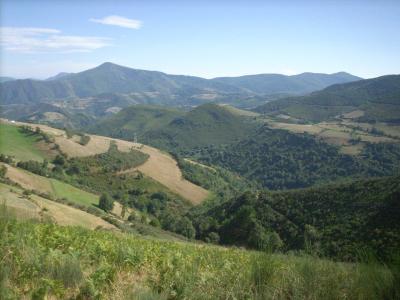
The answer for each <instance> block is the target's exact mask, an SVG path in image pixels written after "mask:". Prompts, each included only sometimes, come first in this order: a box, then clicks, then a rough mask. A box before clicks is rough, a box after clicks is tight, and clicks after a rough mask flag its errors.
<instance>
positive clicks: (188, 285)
mask: <svg viewBox="0 0 400 300" xmlns="http://www.w3.org/2000/svg"><path fill="white" fill-rule="evenodd" d="M3 216H4V214H3V215H2V216H1V217H0V230H1V231H0V234H1V235H2V236H3V237H4V238H3V239H2V240H1V241H0V257H4V258H6V259H4V260H3V262H2V266H3V267H4V268H3V272H2V274H3V276H6V278H7V279H8V280H5V281H2V282H1V289H0V293H1V296H4V298H6V296H8V297H10V296H14V297H16V298H21V297H22V298H23V297H28V298H29V297H31V296H32V295H34V294H36V295H43V296H45V295H46V296H48V297H50V298H51V297H54V298H59V299H61V298H71V297H72V298H75V297H76V296H78V295H79V296H78V298H77V299H91V298H105V299H110V298H112V299H226V298H232V299H271V298H274V299H287V298H288V295H290V298H294V299H343V298H346V299H381V298H385V299H394V298H395V297H396V295H398V294H397V293H398V286H397V288H396V283H395V281H394V279H395V278H394V277H393V276H394V274H395V273H392V271H391V270H390V269H389V268H387V267H384V266H379V265H374V264H370V265H367V264H359V265H352V264H342V263H334V262H330V261H326V260H319V259H315V258H311V257H294V256H283V255H265V254H261V253H257V252H249V251H243V250H238V249H226V248H221V247H215V246H200V245H195V244H190V243H175V242H165V241H157V240H145V239H142V238H139V237H137V236H134V235H124V234H118V235H116V234H112V233H110V232H104V231H88V230H84V229H81V228H71V227H59V226H56V225H53V224H38V223H36V224H32V223H16V222H15V221H14V220H12V219H10V218H4V217H3ZM28 237H29V238H28ZM9 253H12V255H8V254H9ZM27 253H29V255H27ZM77 253H79V255H77ZM22 287H29V288H22Z"/></svg>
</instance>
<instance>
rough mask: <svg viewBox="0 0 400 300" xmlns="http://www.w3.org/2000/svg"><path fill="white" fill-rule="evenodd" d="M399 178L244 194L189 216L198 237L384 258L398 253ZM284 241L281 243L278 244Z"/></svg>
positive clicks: (261, 246)
mask: <svg viewBox="0 0 400 300" xmlns="http://www.w3.org/2000/svg"><path fill="white" fill-rule="evenodd" d="M399 199H400V178H399V177H398V176H397V177H384V178H379V179H373V180H361V181H354V182H350V183H344V184H331V185H326V186H321V187H315V188H309V189H299V190H293V191H286V192H285V191H281V192H259V193H245V194H243V195H241V196H239V197H236V198H234V199H232V200H230V201H226V202H224V203H221V204H216V205H214V206H211V207H209V209H208V210H207V211H202V212H201V213H198V214H196V213H194V214H193V218H194V220H193V223H194V224H195V227H196V230H197V233H198V237H199V238H201V239H204V240H205V239H206V237H207V235H208V234H209V233H211V232H217V233H218V234H219V236H220V239H221V242H222V243H224V244H234V245H243V246H249V247H252V248H256V249H269V250H278V249H282V250H296V251H298V250H304V251H306V252H307V253H310V254H313V255H323V256H326V257H336V258H339V259H342V260H355V259H357V258H358V256H359V255H358V253H359V251H360V250H362V249H369V251H372V252H373V253H374V255H376V256H377V257H379V258H380V259H383V260H388V259H390V257H392V256H393V254H395V253H396V252H397V250H396V249H400V230H399V228H400V223H399V218H398V214H399V213H400V201H399ZM281 241H282V242H283V243H284V244H283V243H282V242H281Z"/></svg>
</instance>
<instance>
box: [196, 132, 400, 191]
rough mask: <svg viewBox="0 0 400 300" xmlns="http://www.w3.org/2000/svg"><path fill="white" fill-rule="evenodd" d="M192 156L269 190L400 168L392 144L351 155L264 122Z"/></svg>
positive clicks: (398, 150) (397, 152)
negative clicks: (235, 138)
mask: <svg viewBox="0 0 400 300" xmlns="http://www.w3.org/2000/svg"><path fill="white" fill-rule="evenodd" d="M193 155H195V157H196V158H197V159H198V160H199V161H200V162H203V163H205V164H208V165H217V166H221V167H224V168H226V169H228V170H231V171H234V172H236V173H238V174H241V175H242V176H244V177H246V178H248V179H251V180H256V181H258V182H260V183H261V184H262V185H263V186H264V187H266V188H268V189H272V190H279V189H293V188H301V187H307V186H311V185H314V184H320V183H324V182H325V183H326V182H330V181H338V180H340V181H342V180H345V179H347V178H350V177H352V178H357V177H358V178H362V177H370V176H385V175H392V174H397V173H398V172H399V171H400V147H399V146H398V145H396V144H383V143H382V144H367V145H366V147H365V148H364V150H363V152H362V153H361V155H360V156H351V155H345V154H341V153H340V152H339V149H338V148H336V147H334V146H331V145H328V144H327V143H325V142H322V141H319V140H317V139H315V138H314V137H313V136H311V135H308V134H294V133H290V132H288V131H285V130H277V129H270V128H268V127H267V126H263V127H261V128H259V129H258V130H257V131H255V132H254V133H253V135H252V136H250V137H248V138H247V139H243V140H241V141H239V142H237V143H233V144H230V145H225V146H222V147H204V148H202V149H200V150H199V151H197V152H193Z"/></svg>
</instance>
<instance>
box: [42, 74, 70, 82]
mask: <svg viewBox="0 0 400 300" xmlns="http://www.w3.org/2000/svg"><path fill="white" fill-rule="evenodd" d="M71 74H74V73H67V72H60V73H58V74H57V75H54V76H51V77H49V78H47V79H46V80H47V81H48V80H57V79H60V78H63V77H65V76H68V75H71Z"/></svg>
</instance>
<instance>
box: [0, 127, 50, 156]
mask: <svg viewBox="0 0 400 300" xmlns="http://www.w3.org/2000/svg"><path fill="white" fill-rule="evenodd" d="M42 144H43V142H40V141H39V140H38V137H37V136H35V135H32V134H27V133H22V132H21V131H20V130H19V128H18V127H16V126H12V125H8V124H5V123H3V122H0V152H1V153H3V154H5V155H11V156H14V157H15V159H17V160H36V161H43V160H44V159H45V158H48V156H49V155H48V152H49V151H44V149H43V147H42V146H43V145H42Z"/></svg>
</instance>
